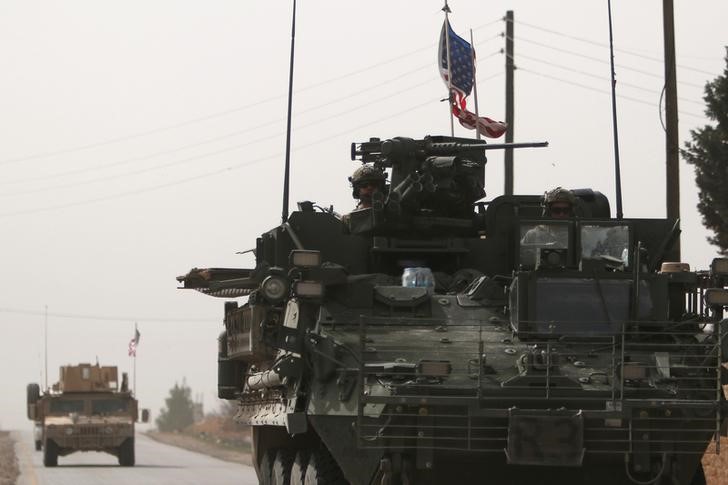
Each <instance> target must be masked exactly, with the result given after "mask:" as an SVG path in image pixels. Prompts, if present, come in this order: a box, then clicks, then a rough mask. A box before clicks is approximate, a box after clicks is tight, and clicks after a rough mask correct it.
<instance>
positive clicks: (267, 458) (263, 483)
mask: <svg viewBox="0 0 728 485" xmlns="http://www.w3.org/2000/svg"><path fill="white" fill-rule="evenodd" d="M275 455H276V450H266V451H265V453H263V456H262V457H261V459H260V482H259V485H273V458H271V457H272V456H275Z"/></svg>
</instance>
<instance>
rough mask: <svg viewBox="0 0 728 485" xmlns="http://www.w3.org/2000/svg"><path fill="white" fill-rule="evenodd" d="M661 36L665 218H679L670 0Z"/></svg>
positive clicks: (674, 255)
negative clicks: (664, 132) (664, 119)
mask: <svg viewBox="0 0 728 485" xmlns="http://www.w3.org/2000/svg"><path fill="white" fill-rule="evenodd" d="M662 23H663V30H664V37H665V117H666V124H667V127H666V131H667V132H666V134H665V156H666V158H665V165H666V167H665V168H666V170H665V198H666V202H667V218H668V219H670V220H673V221H676V220H678V219H679V218H680V147H679V140H678V132H677V130H678V126H677V73H676V71H675V16H674V13H673V7H672V0H662ZM667 259H668V261H680V236H679V235H678V237H677V239H676V240H675V245H674V246H673V248H672V251H671V252H670V253H669V254H668V258H667Z"/></svg>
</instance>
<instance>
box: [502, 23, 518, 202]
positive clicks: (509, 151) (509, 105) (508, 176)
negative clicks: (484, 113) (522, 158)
mask: <svg viewBox="0 0 728 485" xmlns="http://www.w3.org/2000/svg"><path fill="white" fill-rule="evenodd" d="M515 70H516V66H515V64H514V62H513V10H508V11H507V12H506V124H507V126H508V129H507V130H506V143H513V131H514V129H515V123H514V122H513V119H514V113H513V74H514V71H515ZM505 151H506V153H505V189H504V193H505V194H506V195H513V148H506V150H505Z"/></svg>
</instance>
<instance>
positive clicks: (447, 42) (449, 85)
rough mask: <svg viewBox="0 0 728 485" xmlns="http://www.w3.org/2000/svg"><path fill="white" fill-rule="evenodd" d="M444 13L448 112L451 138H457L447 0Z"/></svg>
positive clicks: (449, 11) (443, 9)
mask: <svg viewBox="0 0 728 485" xmlns="http://www.w3.org/2000/svg"><path fill="white" fill-rule="evenodd" d="M442 11H443V12H445V26H444V28H445V50H446V51H447V110H448V111H449V112H450V136H455V122H454V118H453V114H452V103H453V95H452V71H451V69H450V67H451V63H450V19H449V18H448V14H450V13H452V10H450V7H449V6H448V4H447V0H445V6H444V7H442Z"/></svg>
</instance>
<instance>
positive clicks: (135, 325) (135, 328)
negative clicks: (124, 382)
mask: <svg viewBox="0 0 728 485" xmlns="http://www.w3.org/2000/svg"><path fill="white" fill-rule="evenodd" d="M136 335H137V322H134V340H136ZM136 354H137V353H136V345H135V346H134V393H133V395H134V396H136Z"/></svg>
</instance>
